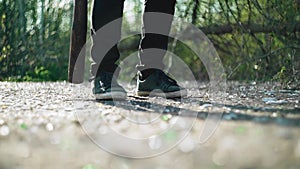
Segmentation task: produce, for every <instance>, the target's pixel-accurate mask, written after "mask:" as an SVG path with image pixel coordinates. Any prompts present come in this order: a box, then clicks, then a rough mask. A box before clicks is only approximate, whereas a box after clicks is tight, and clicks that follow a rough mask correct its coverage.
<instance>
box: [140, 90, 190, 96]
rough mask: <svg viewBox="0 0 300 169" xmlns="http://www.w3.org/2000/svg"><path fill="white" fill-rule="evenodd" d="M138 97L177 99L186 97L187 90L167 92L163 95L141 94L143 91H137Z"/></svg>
mask: <svg viewBox="0 0 300 169" xmlns="http://www.w3.org/2000/svg"><path fill="white" fill-rule="evenodd" d="M137 95H138V96H150V97H163V98H179V97H184V96H187V90H186V89H185V90H179V91H176V92H168V93H163V92H154V91H152V92H143V91H138V92H137Z"/></svg>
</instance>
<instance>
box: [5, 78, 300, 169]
mask: <svg viewBox="0 0 300 169" xmlns="http://www.w3.org/2000/svg"><path fill="white" fill-rule="evenodd" d="M187 84H188V83H187ZM187 86H188V85H187ZM200 86H201V89H199V90H196V89H195V88H193V87H190V88H189V93H188V97H185V98H182V99H174V100H170V99H164V98H142V97H136V96H135V95H134V94H133V92H132V91H133V88H134V87H133V86H130V85H129V86H127V87H126V89H127V90H129V93H128V95H129V97H128V99H127V100H125V101H96V100H94V98H93V96H92V95H91V94H90V86H89V84H82V85H73V84H69V83H66V82H51V83H50V82H48V83H13V82H0V89H1V93H0V169H53V168H57V169H59V168H61V169H63V168H66V169H73V168H74V169H77V168H81V169H140V168H143V169H170V168H173V169H177V168H178V169H183V168H184V169H229V168H230V169H298V168H300V132H299V127H300V104H299V100H300V90H284V89H281V88H280V85H278V84H274V83H247V84H246V83H238V82H228V85H227V86H228V89H227V90H226V94H225V95H224V96H222V97H216V98H214V97H212V96H211V95H209V92H208V90H207V86H206V84H204V83H203V84H200Z"/></svg>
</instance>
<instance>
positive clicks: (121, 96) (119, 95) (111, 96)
mask: <svg viewBox="0 0 300 169" xmlns="http://www.w3.org/2000/svg"><path fill="white" fill-rule="evenodd" d="M94 96H95V98H96V99H97V100H125V99H126V97H127V94H126V93H123V92H110V93H102V94H94Z"/></svg>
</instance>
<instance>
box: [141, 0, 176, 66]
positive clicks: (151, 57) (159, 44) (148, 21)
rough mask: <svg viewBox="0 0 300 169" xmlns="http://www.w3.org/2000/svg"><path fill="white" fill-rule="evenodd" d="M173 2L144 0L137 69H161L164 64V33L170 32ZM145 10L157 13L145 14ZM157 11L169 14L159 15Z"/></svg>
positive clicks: (174, 0) (165, 37)
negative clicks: (139, 62) (139, 63)
mask: <svg viewBox="0 0 300 169" xmlns="http://www.w3.org/2000/svg"><path fill="white" fill-rule="evenodd" d="M175 4H176V0H146V1H145V10H144V11H145V13H146V14H144V15H143V34H142V40H141V43H140V52H139V57H140V61H141V65H142V66H141V65H139V66H138V69H140V70H142V69H147V68H159V69H163V67H164V65H163V62H162V61H163V57H164V55H165V54H166V51H167V48H168V36H165V35H169V32H170V27H171V24H172V21H173V15H174V11H175ZM147 12H156V13H157V14H155V15H152V14H149V15H147ZM158 13H164V14H169V15H164V14H162V15H159V14H158ZM147 32H159V33H160V34H153V33H147ZM162 34H164V35H162ZM147 49H148V50H147ZM151 49H154V50H151ZM155 49H161V50H155Z"/></svg>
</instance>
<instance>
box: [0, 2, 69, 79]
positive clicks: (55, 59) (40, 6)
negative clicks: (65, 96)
mask: <svg viewBox="0 0 300 169" xmlns="http://www.w3.org/2000/svg"><path fill="white" fill-rule="evenodd" d="M59 4H61V3H60V2H59V1H50V0H27V1H22V0H15V1H13V0H2V1H0V16H1V17H0V18H1V20H0V24H1V29H0V37H1V40H0V51H1V53H0V65H1V66H0V69H1V70H0V80H1V79H2V80H13V81H55V80H65V79H66V78H67V74H66V72H67V64H68V50H69V36H70V24H71V23H70V21H71V19H70V18H71V6H70V4H69V5H62V6H60V5H59Z"/></svg>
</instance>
